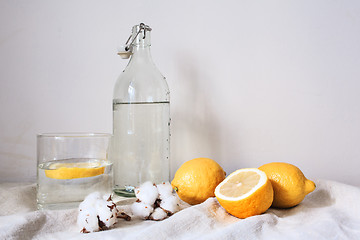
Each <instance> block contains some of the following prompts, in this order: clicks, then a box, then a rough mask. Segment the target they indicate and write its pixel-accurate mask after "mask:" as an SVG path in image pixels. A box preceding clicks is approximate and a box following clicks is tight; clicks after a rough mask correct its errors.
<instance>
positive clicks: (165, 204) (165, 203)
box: [160, 195, 180, 214]
mask: <svg viewBox="0 0 360 240" xmlns="http://www.w3.org/2000/svg"><path fill="white" fill-rule="evenodd" d="M160 207H161V208H162V209H164V210H165V211H167V212H168V213H170V214H173V213H176V212H178V211H179V210H180V207H179V198H178V197H177V196H175V195H172V196H170V197H167V198H165V199H162V200H161V203H160Z"/></svg>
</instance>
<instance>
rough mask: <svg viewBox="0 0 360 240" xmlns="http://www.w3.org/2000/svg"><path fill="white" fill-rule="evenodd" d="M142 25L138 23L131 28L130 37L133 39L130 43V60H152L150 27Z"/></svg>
mask: <svg viewBox="0 0 360 240" xmlns="http://www.w3.org/2000/svg"><path fill="white" fill-rule="evenodd" d="M143 26H144V25H143ZM143 26H142V27H143ZM142 27H141V26H140V25H135V26H134V27H133V29H132V38H133V39H134V41H133V42H132V44H131V52H132V56H131V59H130V62H134V61H141V62H152V58H151V52H150V46H151V38H150V37H151V35H150V34H151V28H142Z"/></svg>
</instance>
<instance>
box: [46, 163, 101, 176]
mask: <svg viewBox="0 0 360 240" xmlns="http://www.w3.org/2000/svg"><path fill="white" fill-rule="evenodd" d="M104 170H105V167H103V166H101V163H99V162H75V163H53V164H51V165H50V166H49V168H48V169H46V170H45V175H46V177H48V178H54V179H74V178H87V177H94V176H97V175H101V174H103V173H104Z"/></svg>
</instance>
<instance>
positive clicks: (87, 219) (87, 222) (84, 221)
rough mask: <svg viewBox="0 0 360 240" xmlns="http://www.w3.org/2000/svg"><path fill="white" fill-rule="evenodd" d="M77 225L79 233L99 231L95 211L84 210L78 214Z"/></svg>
mask: <svg viewBox="0 0 360 240" xmlns="http://www.w3.org/2000/svg"><path fill="white" fill-rule="evenodd" d="M77 224H78V226H79V227H81V228H82V230H81V232H84V233H86V232H96V231H99V223H98V219H97V213H96V210H95V209H86V210H82V211H80V212H79V215H78V218H77Z"/></svg>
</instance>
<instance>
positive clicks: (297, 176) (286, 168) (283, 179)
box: [259, 162, 316, 208]
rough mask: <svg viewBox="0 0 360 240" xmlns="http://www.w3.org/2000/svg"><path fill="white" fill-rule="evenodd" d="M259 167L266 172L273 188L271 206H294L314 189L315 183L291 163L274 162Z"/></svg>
mask: <svg viewBox="0 0 360 240" xmlns="http://www.w3.org/2000/svg"><path fill="white" fill-rule="evenodd" d="M259 169H260V170H262V171H264V172H265V173H266V175H267V177H268V178H269V180H270V182H271V185H272V187H273V189H274V201H273V203H272V205H271V206H272V207H276V208H290V207H294V206H296V205H298V204H299V203H300V202H301V201H302V200H303V199H304V198H305V196H306V195H307V194H309V193H310V192H312V191H314V190H315V187H316V186H315V183H314V182H313V181H311V180H308V179H306V177H305V176H304V174H303V173H302V172H301V170H300V169H299V168H298V167H296V166H294V165H292V164H289V163H283V162H274V163H268V164H265V165H263V166H261V167H259Z"/></svg>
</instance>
